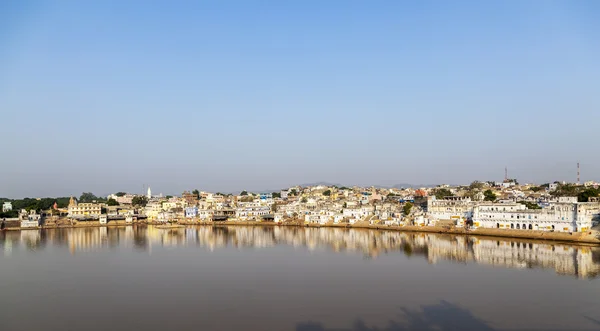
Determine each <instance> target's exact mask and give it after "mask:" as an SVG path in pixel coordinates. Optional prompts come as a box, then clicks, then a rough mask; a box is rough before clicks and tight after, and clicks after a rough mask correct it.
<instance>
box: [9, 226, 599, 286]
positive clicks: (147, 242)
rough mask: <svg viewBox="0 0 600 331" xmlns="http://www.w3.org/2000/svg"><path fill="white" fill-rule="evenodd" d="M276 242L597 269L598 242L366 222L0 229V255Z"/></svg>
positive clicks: (371, 254)
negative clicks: (380, 227)
mask: <svg viewBox="0 0 600 331" xmlns="http://www.w3.org/2000/svg"><path fill="white" fill-rule="evenodd" d="M275 245H289V246H293V247H303V248H307V249H309V250H323V249H326V250H330V251H334V252H351V253H359V254H362V255H364V256H365V257H368V258H376V257H377V256H379V255H381V254H390V253H394V252H401V253H403V254H405V255H407V256H422V257H423V258H425V259H427V261H428V262H429V263H438V262H441V261H450V262H456V263H478V264H486V265H491V266H500V267H508V268H542V269H554V270H555V272H557V273H558V274H562V275H572V276H576V277H579V278H593V277H597V276H598V275H599V274H600V247H588V246H579V245H569V244H564V243H554V242H544V241H528V240H519V239H494V238H479V237H472V236H454V235H443V234H428V233H406V232H395V231H377V230H368V229H342V228H296V227H258V226H257V227H234V226H230V227H228V226H214V227H212V226H197V227H186V228H172V229H157V228H155V227H152V226H129V227H115V228H111V227H109V228H107V227H100V228H77V229H53V230H41V231H20V232H18V231H14V232H13V231H5V232H2V233H0V247H1V249H2V250H3V253H4V254H3V255H4V256H10V255H11V254H13V252H14V251H16V250H18V249H20V248H23V249H26V250H27V251H30V252H32V251H33V252H35V251H36V250H43V249H44V248H45V247H48V246H53V247H66V248H68V250H69V251H70V252H71V253H72V254H77V253H81V252H89V251H95V250H99V249H105V248H115V249H129V248H132V249H135V250H138V251H144V252H151V251H152V249H153V247H157V248H159V247H179V246H182V247H183V246H199V247H204V248H206V249H208V250H211V251H212V250H216V249H219V248H224V247H236V248H244V247H252V248H265V247H271V246H275Z"/></svg>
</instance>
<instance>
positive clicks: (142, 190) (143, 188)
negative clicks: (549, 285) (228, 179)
mask: <svg viewBox="0 0 600 331" xmlns="http://www.w3.org/2000/svg"><path fill="white" fill-rule="evenodd" d="M506 179H511V180H513V179H514V180H517V181H518V182H519V184H521V185H529V184H530V185H543V184H549V183H555V182H560V183H562V182H564V183H573V184H577V183H578V182H577V179H575V180H549V181H540V182H535V181H522V180H520V179H519V178H514V177H511V176H508V177H506V178H502V179H499V180H491V179H486V180H479V179H474V180H470V181H468V182H464V183H451V182H443V183H430V184H411V183H396V184H393V185H384V184H379V185H377V184H373V185H369V184H366V185H360V184H348V183H339V182H329V181H314V182H304V183H299V184H298V183H296V184H290V185H284V186H281V187H270V188H262V189H256V188H246V187H242V188H238V189H232V190H224V189H211V188H208V187H205V186H202V185H193V184H191V183H187V184H185V185H180V186H182V188H180V189H179V190H177V191H175V190H163V189H162V188H161V187H160V186H155V185H152V184H141V185H140V186H139V187H138V188H132V189H126V188H123V187H120V188H119V187H116V186H115V187H114V188H109V189H107V190H94V189H92V188H89V187H81V188H80V189H79V190H73V191H71V192H66V191H65V192H66V193H56V194H39V193H38V194H35V193H34V194H29V195H15V194H10V193H7V194H2V192H0V198H7V199H24V198H48V197H78V196H79V195H80V194H81V193H85V192H91V193H94V194H96V195H97V196H98V197H106V196H108V195H110V194H114V193H116V192H126V193H129V194H137V195H146V194H147V190H148V188H151V189H152V192H153V194H154V195H156V196H158V195H162V196H177V195H180V194H181V193H182V192H190V191H192V190H200V191H203V192H213V193H223V194H233V195H236V194H238V193H240V192H243V191H246V192H252V193H261V192H263V193H264V192H279V191H281V190H286V189H289V188H291V187H311V186H328V187H333V186H336V187H363V188H369V187H374V188H381V189H402V188H413V189H417V188H435V187H437V186H442V185H448V186H451V187H459V186H467V185H470V184H471V183H474V182H484V183H485V182H495V183H500V182H502V181H504V180H506ZM580 179H581V180H580V182H579V184H583V183H585V182H593V181H594V180H593V179H590V178H580ZM42 191H43V190H42Z"/></svg>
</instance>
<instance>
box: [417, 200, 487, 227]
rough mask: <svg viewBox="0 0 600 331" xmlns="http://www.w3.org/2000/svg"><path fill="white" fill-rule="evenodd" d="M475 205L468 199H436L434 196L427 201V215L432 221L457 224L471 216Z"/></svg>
mask: <svg viewBox="0 0 600 331" xmlns="http://www.w3.org/2000/svg"><path fill="white" fill-rule="evenodd" d="M476 204H477V203H476V202H474V201H471V198H469V197H446V198H444V199H436V197H435V196H430V197H429V198H428V199H427V213H428V214H429V218H431V220H433V221H439V220H444V221H445V220H452V221H456V222H457V223H459V221H464V220H467V219H470V218H471V217H472V216H473V208H474V207H475V205H476Z"/></svg>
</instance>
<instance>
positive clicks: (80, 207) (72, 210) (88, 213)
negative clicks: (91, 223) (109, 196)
mask: <svg viewBox="0 0 600 331" xmlns="http://www.w3.org/2000/svg"><path fill="white" fill-rule="evenodd" d="M67 210H68V216H69V217H73V218H84V217H98V216H100V214H102V205H101V204H99V203H91V202H84V203H78V202H77V200H76V199H75V198H73V197H71V200H69V206H68V209H67Z"/></svg>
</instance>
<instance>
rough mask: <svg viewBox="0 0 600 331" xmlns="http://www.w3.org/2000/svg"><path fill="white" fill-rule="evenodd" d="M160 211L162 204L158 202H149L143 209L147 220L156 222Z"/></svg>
mask: <svg viewBox="0 0 600 331" xmlns="http://www.w3.org/2000/svg"><path fill="white" fill-rule="evenodd" d="M162 211H163V209H162V203H161V202H160V201H152V202H149V203H148V204H147V205H146V207H145V214H146V216H147V217H148V219H149V220H156V218H158V214H159V213H160V212H162Z"/></svg>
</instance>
